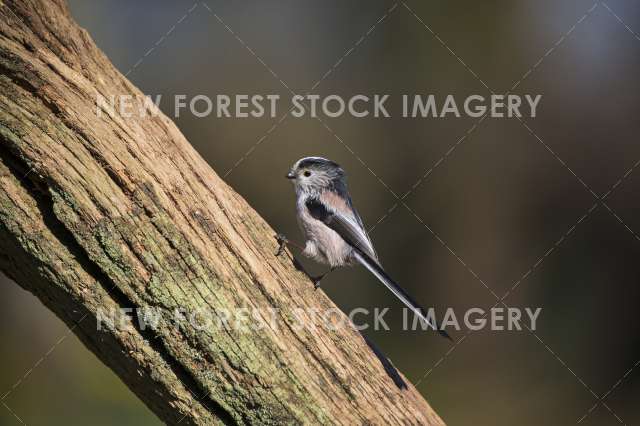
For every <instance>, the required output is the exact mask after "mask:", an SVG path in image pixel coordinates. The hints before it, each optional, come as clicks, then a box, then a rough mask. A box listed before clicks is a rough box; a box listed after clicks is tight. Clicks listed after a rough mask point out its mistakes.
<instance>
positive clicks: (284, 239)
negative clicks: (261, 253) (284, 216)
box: [275, 234, 289, 256]
mask: <svg viewBox="0 0 640 426" xmlns="http://www.w3.org/2000/svg"><path fill="white" fill-rule="evenodd" d="M275 238H276V241H277V242H278V244H279V246H278V251H277V252H276V256H280V255H281V254H282V252H283V251H284V248H285V247H286V246H287V243H288V242H289V240H288V239H287V237H285V236H284V234H278V235H276V236H275Z"/></svg>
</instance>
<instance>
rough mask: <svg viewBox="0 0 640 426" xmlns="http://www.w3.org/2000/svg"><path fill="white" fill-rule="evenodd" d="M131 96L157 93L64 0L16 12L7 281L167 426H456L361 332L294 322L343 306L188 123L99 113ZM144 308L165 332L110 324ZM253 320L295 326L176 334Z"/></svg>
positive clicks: (10, 78)
mask: <svg viewBox="0 0 640 426" xmlns="http://www.w3.org/2000/svg"><path fill="white" fill-rule="evenodd" d="M120 95H133V96H134V97H136V96H139V97H142V94H141V93H140V92H139V90H138V89H136V88H135V87H134V86H133V85H132V84H131V83H130V82H129V81H127V80H126V79H125V78H124V77H123V76H122V75H121V74H120V73H119V72H118V71H117V70H116V69H115V68H114V67H113V66H112V64H111V63H110V62H109V60H108V59H107V58H106V57H105V55H104V54H103V53H102V52H101V51H100V50H98V49H97V47H96V46H95V44H94V43H93V41H92V40H91V38H90V37H89V35H88V34H87V32H86V31H85V30H83V29H81V28H79V27H78V26H77V25H76V24H75V23H74V21H73V19H72V18H71V16H70V14H69V11H68V9H67V7H66V5H65V4H64V2H63V1H62V0H22V1H18V0H13V1H9V0H2V1H0V269H1V270H2V271H3V272H4V273H6V274H7V275H8V276H9V277H11V278H12V279H13V280H14V281H15V282H17V283H18V284H19V285H20V286H22V287H23V288H25V289H27V290H29V291H30V292H32V293H33V294H35V295H36V296H37V297H38V298H39V299H40V300H41V301H42V302H43V303H44V304H45V305H46V306H47V307H48V308H49V309H51V310H52V311H53V312H55V314H56V315H57V316H59V317H60V318H61V319H62V320H63V321H65V323H66V324H68V325H69V326H70V327H72V328H73V331H74V333H76V334H77V335H78V337H79V338H80V339H81V340H82V341H83V342H84V344H85V345H86V346H87V347H89V348H90V349H91V350H92V351H93V352H94V353H95V354H96V355H97V356H98V357H99V358H100V359H101V360H102V361H103V362H104V363H105V364H106V365H108V366H109V367H110V368H111V369H113V370H114V371H115V372H116V373H117V374H118V375H119V376H120V378H121V379H122V380H123V381H124V382H125V383H126V384H127V385H128V386H129V387H130V388H131V389H132V391H133V392H135V394H136V395H138V397H140V399H142V400H143V401H144V402H145V403H146V404H147V405H148V406H149V407H150V408H151V409H152V410H153V411H154V412H155V413H156V414H157V416H158V417H159V418H160V419H162V420H163V421H165V422H167V423H178V422H181V423H182V424H212V423H256V424H282V423H294V424H298V423H341V424H354V423H356V424H362V423H375V424H400V423H402V424H429V425H439V424H442V421H441V420H440V418H439V417H438V416H437V415H436V414H435V413H434V412H433V410H432V409H431V408H430V407H429V405H428V404H427V402H426V401H425V400H424V399H423V398H422V397H421V396H420V394H419V393H418V392H417V391H416V390H415V389H414V388H413V386H411V385H409V387H408V389H405V390H401V389H399V388H398V387H397V386H395V385H394V382H393V381H392V380H391V379H390V377H389V375H388V374H386V372H385V368H384V366H383V365H382V363H381V362H380V360H379V359H378V358H376V356H375V354H374V353H373V352H372V351H371V350H370V349H369V347H368V346H367V343H366V342H365V341H364V340H363V338H362V337H361V336H360V334H358V332H357V331H355V330H353V329H351V328H350V327H341V328H338V329H336V330H328V329H324V328H318V329H317V330H315V331H314V330H309V329H306V328H299V327H295V325H296V319H295V314H296V313H295V309H298V308H302V309H309V311H308V312H312V311H311V309H319V310H326V309H332V308H335V306H334V305H333V303H332V302H331V301H330V300H329V299H328V298H327V297H326V296H324V294H323V293H321V292H314V291H313V286H312V285H311V284H310V283H309V282H307V281H305V279H304V277H303V275H302V274H300V273H299V272H297V271H296V270H295V269H294V268H293V267H292V266H291V262H290V260H289V259H287V258H286V257H281V258H277V257H275V256H274V252H275V250H276V245H277V244H276V241H275V240H274V238H273V235H274V231H273V230H272V229H271V228H270V227H269V225H268V224H266V223H265V222H264V220H263V219H262V218H261V217H260V216H259V215H258V214H257V213H256V212H255V211H254V210H253V209H251V207H249V205H248V204H247V203H246V202H245V201H244V200H243V199H242V198H241V197H240V196H239V195H238V194H236V193H235V192H234V191H233V190H232V189H231V188H230V187H229V186H227V185H226V184H225V183H224V182H223V181H222V180H221V179H220V178H219V177H218V176H217V175H216V174H215V173H214V172H213V171H212V170H211V168H210V167H209V166H208V165H207V164H206V162H205V161H204V160H203V159H202V158H200V156H199V155H198V154H197V153H196V152H195V150H194V149H193V148H192V147H191V146H190V145H189V143H188V142H187V141H186V140H185V138H184V136H183V135H182V134H181V133H180V132H179V131H178V129H177V128H176V126H175V125H174V124H173V122H171V120H169V119H168V118H167V117H165V116H164V115H162V114H161V113H159V112H158V111H157V110H156V109H155V107H153V106H152V107H151V112H153V113H154V114H149V115H147V116H146V117H140V116H138V115H136V116H135V117H133V118H123V117H122V116H120V115H118V114H116V113H114V112H113V111H109V110H108V108H105V109H103V110H101V113H98V108H97V105H96V101H97V99H98V97H99V96H102V97H104V98H105V99H110V97H111V96H120ZM139 306H146V307H152V308H154V309H155V311H154V312H159V313H160V323H161V326H159V327H157V328H155V329H150V328H146V327H142V326H140V324H139V323H138V321H137V319H136V316H135V315H131V316H125V317H124V321H125V323H126V324H127V325H128V327H125V328H123V327H121V326H118V324H117V323H109V321H104V322H103V323H102V325H103V327H102V329H98V328H97V320H98V317H100V316H101V315H102V313H104V312H114V311H117V310H118V309H120V308H129V307H139ZM241 307H243V308H249V309H252V310H253V309H257V310H259V312H261V313H264V312H270V310H271V309H277V310H278V314H277V315H278V320H279V324H280V325H281V326H280V327H277V328H272V327H265V328H262V329H260V330H255V329H248V330H242V329H236V328H234V327H229V328H225V327H206V328H204V329H197V328H194V327H188V326H184V324H182V325H178V326H174V325H170V323H171V320H172V318H173V316H174V312H175V309H176V308H180V309H183V310H185V311H187V312H207V311H211V310H214V311H218V312H219V311H221V310H225V309H234V308H241ZM302 319H306V320H307V321H309V322H312V320H311V318H306V317H304V316H303V318H302ZM387 367H388V366H387Z"/></svg>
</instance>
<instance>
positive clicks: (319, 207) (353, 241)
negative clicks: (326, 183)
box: [305, 197, 451, 340]
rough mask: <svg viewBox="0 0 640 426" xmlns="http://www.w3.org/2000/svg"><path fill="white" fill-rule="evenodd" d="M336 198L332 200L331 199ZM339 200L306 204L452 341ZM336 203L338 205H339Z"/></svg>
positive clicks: (403, 300) (314, 201) (397, 295)
mask: <svg viewBox="0 0 640 426" xmlns="http://www.w3.org/2000/svg"><path fill="white" fill-rule="evenodd" d="M327 201H332V202H327ZM335 201H336V200H326V199H323V198H322V197H319V198H311V199H309V200H307V202H306V203H305V204H306V206H307V209H308V210H309V213H310V214H311V216H312V217H314V218H315V219H318V220H320V221H322V222H323V223H324V224H325V225H327V226H328V227H329V228H331V229H333V230H334V231H335V232H336V233H337V234H338V235H340V236H341V237H342V239H344V240H345V241H346V242H347V243H348V244H349V245H351V247H353V248H354V256H355V258H356V260H357V261H358V262H359V263H360V264H362V265H363V266H364V267H365V268H367V269H368V270H369V271H370V272H371V273H372V274H373V275H374V276H375V277H376V278H378V280H380V282H382V283H383V284H384V285H385V286H386V287H387V288H388V289H389V290H391V292H392V293H393V294H394V295H395V296H396V297H397V298H398V299H400V300H401V301H402V303H404V304H405V305H406V306H407V307H408V308H409V309H411V310H412V311H413V312H414V313H415V314H416V315H418V317H420V318H422V319H423V320H424V321H426V322H427V324H429V325H430V326H431V327H433V328H434V329H436V330H438V332H439V333H440V334H441V335H442V336H444V337H446V338H448V339H449V340H451V337H449V335H448V334H447V332H446V331H444V330H440V329H439V327H438V326H437V324H435V322H434V321H433V320H432V319H431V318H429V317H428V315H427V311H425V310H424V309H423V308H422V307H421V306H420V305H418V303H417V302H416V301H414V300H413V299H412V298H411V296H409V295H408V294H407V292H406V291H404V290H403V289H402V287H400V286H399V285H398V284H397V283H396V282H395V281H394V280H393V279H392V278H391V277H390V276H389V275H388V274H387V273H386V272H385V271H384V269H382V266H381V265H380V263H379V262H378V259H377V257H376V254H375V251H374V250H373V246H372V245H371V241H370V240H369V237H368V236H367V234H366V232H365V231H364V229H363V228H362V227H361V226H359V223H358V222H359V221H358V220H357V219H356V217H355V216H354V215H353V214H352V213H351V211H352V210H351V208H350V205H349V206H348V207H349V209H348V210H346V209H341V208H340V204H339V203H336V202H335ZM334 206H338V207H337V208H336V207H334Z"/></svg>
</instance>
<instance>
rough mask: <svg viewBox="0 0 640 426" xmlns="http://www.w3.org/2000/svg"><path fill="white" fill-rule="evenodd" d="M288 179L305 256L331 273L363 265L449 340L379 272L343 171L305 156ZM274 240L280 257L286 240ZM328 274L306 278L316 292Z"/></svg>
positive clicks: (394, 284)
mask: <svg viewBox="0 0 640 426" xmlns="http://www.w3.org/2000/svg"><path fill="white" fill-rule="evenodd" d="M286 177H287V179H290V180H291V181H292V182H293V186H294V188H295V191H296V207H297V214H298V223H299V225H300V228H301V229H302V232H303V233H304V236H305V238H306V242H305V246H304V248H302V247H301V249H302V253H303V254H304V255H305V256H307V257H310V258H312V259H314V260H316V261H318V262H320V263H323V264H327V265H329V266H330V268H331V269H330V270H329V272H331V271H333V270H334V269H335V268H338V267H340V266H346V265H353V264H357V263H359V264H361V265H363V266H364V267H365V268H367V269H368V270H369V271H370V272H371V273H372V274H373V275H374V276H375V277H376V278H377V279H378V280H380V282H382V283H383V284H384V285H385V286H387V288H388V289H389V290H391V292H392V293H393V294H395V295H396V297H398V299H400V300H401V301H402V302H403V303H404V304H405V305H406V306H407V307H408V308H409V309H411V310H412V311H413V312H414V313H415V314H416V315H418V316H419V317H420V318H421V319H423V320H424V321H426V322H427V323H428V324H429V325H430V326H431V327H433V328H434V329H437V330H438V332H439V333H440V334H441V335H442V336H444V337H447V338H448V339H451V338H450V337H449V335H448V334H447V333H446V332H445V331H444V330H440V329H439V328H438V327H437V325H436V324H435V321H434V320H433V319H432V318H430V317H428V316H427V314H426V311H425V310H424V309H423V308H421V307H420V305H418V303H416V302H415V301H414V300H413V299H412V298H411V296H409V295H408V294H407V293H406V292H405V291H404V290H403V289H402V288H401V287H400V286H399V285H398V284H397V283H396V282H395V281H394V280H393V279H392V278H391V277H390V276H389V275H388V274H387V273H386V272H385V270H384V269H383V268H382V265H381V264H380V261H379V259H378V255H377V254H376V252H375V250H374V248H373V244H371V239H370V238H369V236H368V235H367V232H366V230H365V228H364V225H363V223H362V219H361V218H360V215H359V214H358V212H357V211H356V209H355V208H354V207H353V203H352V202H351V196H350V195H349V191H348V190H347V182H346V175H345V172H344V170H342V168H341V167H340V166H339V165H338V164H337V163H335V162H333V161H331V160H327V159H325V158H322V157H305V158H302V159H300V160H298V161H297V162H296V163H295V164H294V165H293V167H292V168H291V170H290V171H289V173H287V175H286ZM278 239H279V241H280V244H281V245H280V250H279V251H278V253H281V252H282V248H283V247H284V245H286V244H287V243H288V242H289V241H288V240H287V239H286V238H285V237H284V236H278ZM329 272H327V273H325V274H323V275H321V276H319V277H311V276H309V277H310V278H311V279H312V281H314V283H315V285H316V288H317V287H318V285H319V283H320V280H321V279H322V278H323V277H324V276H325V275H326V274H328V273H329Z"/></svg>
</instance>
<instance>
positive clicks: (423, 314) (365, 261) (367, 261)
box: [354, 249, 453, 341]
mask: <svg viewBox="0 0 640 426" xmlns="http://www.w3.org/2000/svg"><path fill="white" fill-rule="evenodd" d="M354 256H355V258H356V260H357V261H358V262H360V264H361V265H362V266H364V267H365V268H367V269H368V270H369V272H371V273H372V274H373V275H375V276H376V278H378V280H380V281H381V282H382V283H383V284H384V285H385V286H386V287H387V288H388V289H389V290H391V292H392V293H393V294H395V296H396V297H397V298H398V299H400V300H401V301H402V303H404V304H405V305H406V306H407V307H408V308H409V309H411V310H412V311H413V312H414V313H415V314H416V315H418V317H420V318H422V319H423V320H424V321H426V323H427V324H428V325H429V326H430V327H433V328H434V329H435V330H437V331H438V333H440V335H441V336H443V337H446V338H447V339H449V340H451V341H453V339H451V337H450V336H449V334H447V332H446V331H444V330H441V329H440V327H438V325H437V324H436V323H435V320H433V319H431V318H429V317H428V316H427V311H425V310H424V309H423V308H422V307H420V305H418V303H417V302H416V301H414V300H413V299H412V298H411V296H409V295H408V294H407V292H405V291H404V290H403V289H402V288H401V287H400V286H399V285H398V284H397V283H396V282H395V281H394V280H393V279H392V278H391V277H390V276H389V275H388V274H387V273H386V272H385V271H384V269H382V267H381V266H380V264H378V262H376V261H375V260H373V259H371V258H370V257H369V256H367V255H366V254H364V253H362V252H361V251H360V250H357V249H355V250H354Z"/></svg>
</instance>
